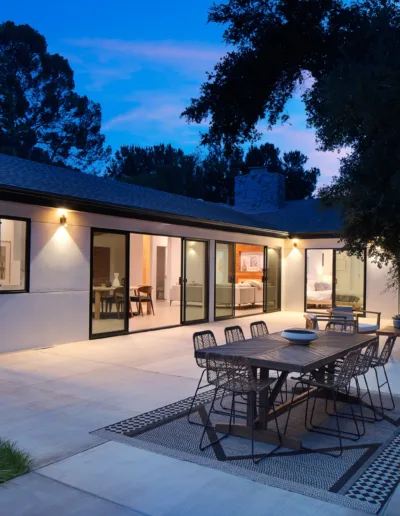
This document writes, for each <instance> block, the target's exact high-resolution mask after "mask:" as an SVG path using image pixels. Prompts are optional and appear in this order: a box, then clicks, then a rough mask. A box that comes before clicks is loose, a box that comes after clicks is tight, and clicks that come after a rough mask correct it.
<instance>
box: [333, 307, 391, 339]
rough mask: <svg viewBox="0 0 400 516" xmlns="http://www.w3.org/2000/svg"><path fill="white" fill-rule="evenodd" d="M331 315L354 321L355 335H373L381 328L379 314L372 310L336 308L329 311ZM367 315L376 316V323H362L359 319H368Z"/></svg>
mask: <svg viewBox="0 0 400 516" xmlns="http://www.w3.org/2000/svg"><path fill="white" fill-rule="evenodd" d="M329 313H330V314H331V315H334V316H335V317H336V316H345V318H346V320H347V321H354V322H355V325H356V331H357V333H363V334H367V333H375V332H376V331H377V330H379V328H380V326H381V312H375V311H373V310H353V307H352V306H336V307H334V308H331V309H330V310H329ZM367 314H374V315H375V316H376V323H375V324H371V323H363V322H360V319H363V318H366V317H368V315H367Z"/></svg>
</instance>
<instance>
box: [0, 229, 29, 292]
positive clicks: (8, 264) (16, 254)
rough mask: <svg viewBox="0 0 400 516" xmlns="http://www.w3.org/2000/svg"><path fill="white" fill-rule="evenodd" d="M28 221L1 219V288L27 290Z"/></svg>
mask: <svg viewBox="0 0 400 516" xmlns="http://www.w3.org/2000/svg"><path fill="white" fill-rule="evenodd" d="M26 267H27V264H26V222H25V221H21V220H11V219H0V290H16V291H18V290H26Z"/></svg>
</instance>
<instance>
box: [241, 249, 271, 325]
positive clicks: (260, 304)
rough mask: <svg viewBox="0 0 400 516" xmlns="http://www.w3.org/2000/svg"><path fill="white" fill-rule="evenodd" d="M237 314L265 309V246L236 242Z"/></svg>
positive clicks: (258, 311)
mask: <svg viewBox="0 0 400 516" xmlns="http://www.w3.org/2000/svg"><path fill="white" fill-rule="evenodd" d="M235 272H236V279H235V281H236V285H235V305H236V306H235V315H236V316H241V315H251V314H260V313H262V312H263V311H264V282H263V276H264V246H262V245H252V244H236V271H235Z"/></svg>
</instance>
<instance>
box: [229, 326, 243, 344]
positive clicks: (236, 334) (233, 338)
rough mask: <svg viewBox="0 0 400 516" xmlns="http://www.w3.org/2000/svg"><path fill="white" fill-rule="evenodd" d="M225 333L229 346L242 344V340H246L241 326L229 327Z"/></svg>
mask: <svg viewBox="0 0 400 516" xmlns="http://www.w3.org/2000/svg"><path fill="white" fill-rule="evenodd" d="M224 332H225V340H226V343H227V344H231V343H232V342H240V341H241V340H246V339H245V337H244V333H243V330H242V328H241V327H240V326H228V327H227V328H225V330H224Z"/></svg>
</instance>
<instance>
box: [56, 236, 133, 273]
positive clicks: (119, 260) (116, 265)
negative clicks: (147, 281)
mask: <svg viewBox="0 0 400 516" xmlns="http://www.w3.org/2000/svg"><path fill="white" fill-rule="evenodd" d="M65 229H66V228H65ZM94 245H95V247H109V248H110V281H111V282H113V280H114V274H118V275H119V276H118V278H119V280H120V281H121V279H122V278H124V277H125V273H126V268H125V257H126V247H125V238H124V235H120V234H113V233H105V234H102V235H95V238H94Z"/></svg>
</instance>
